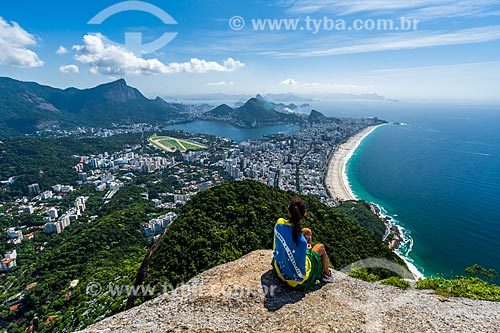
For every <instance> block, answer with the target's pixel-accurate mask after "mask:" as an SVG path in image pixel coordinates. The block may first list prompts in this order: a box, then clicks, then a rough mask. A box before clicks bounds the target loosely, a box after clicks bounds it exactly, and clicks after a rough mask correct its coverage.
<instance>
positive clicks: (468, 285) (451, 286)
mask: <svg viewBox="0 0 500 333" xmlns="http://www.w3.org/2000/svg"><path fill="white" fill-rule="evenodd" d="M417 289H433V290H435V291H436V292H437V293H438V294H440V295H443V296H447V297H450V296H453V297H466V298H472V299H482V300H487V301H500V286H497V285H494V284H491V283H488V282H486V281H483V280H481V279H479V278H474V277H465V276H462V277H457V278H455V279H449V280H448V279H445V278H442V277H438V278H431V279H424V280H420V281H418V282H417Z"/></svg>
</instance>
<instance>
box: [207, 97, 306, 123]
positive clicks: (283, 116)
mask: <svg viewBox="0 0 500 333" xmlns="http://www.w3.org/2000/svg"><path fill="white" fill-rule="evenodd" d="M259 96H260V95H257V98H251V99H249V100H248V101H247V102H246V103H245V104H243V105H242V106H240V107H238V108H232V107H230V106H228V105H227V104H222V105H219V106H218V107H216V108H215V109H213V110H210V111H208V112H206V113H205V114H204V115H203V117H204V118H205V119H209V120H220V121H226V122H229V123H231V124H232V125H234V126H237V127H259V126H262V125H269V124H282V123H287V124H291V123H300V122H302V121H303V119H302V117H300V116H299V115H297V114H295V113H284V112H278V111H276V110H275V108H274V107H275V106H276V104H274V103H270V102H266V101H265V100H264V99H263V98H262V96H260V98H258V97H259Z"/></svg>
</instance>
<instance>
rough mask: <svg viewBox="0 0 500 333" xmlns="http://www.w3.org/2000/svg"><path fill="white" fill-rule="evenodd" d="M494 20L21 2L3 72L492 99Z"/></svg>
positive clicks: (424, 9) (447, 10) (418, 8)
mask: <svg viewBox="0 0 500 333" xmlns="http://www.w3.org/2000/svg"><path fill="white" fill-rule="evenodd" d="M145 11H146V12H145ZM42 12H43V13H45V14H44V15H39V13H42ZM499 15H500V5H499V4H498V3H497V2H496V1H493V0H485V1H480V2H475V1H450V0H429V1H425V2H419V1H404V2H402V1H385V2H378V1H366V0H359V1H319V0H298V1H288V0H276V1H271V2H265V1H260V0H254V1H245V2H242V1H237V2H222V3H221V2H218V1H212V0H207V1H190V2H189V3H177V2H165V1H159V0H152V1H148V2H137V1H135V2H134V1H131V2H120V1H110V0H108V1H73V2H71V4H68V3H66V2H61V1H52V2H50V3H40V2H36V1H32V0H27V1H21V2H18V3H9V4H8V5H6V6H4V7H3V8H2V9H1V10H0V49H1V50H2V55H0V75H2V76H8V77H12V78H15V79H18V80H23V81H35V82H39V83H41V84H44V85H50V86H54V87H59V88H67V87H69V86H74V87H77V88H89V87H92V86H96V85H99V84H102V83H106V82H109V81H112V80H115V79H118V78H120V77H124V78H125V79H126V80H127V82H128V84H129V85H131V86H134V87H137V88H138V89H140V90H141V92H143V93H144V94H145V95H146V96H148V97H155V96H160V97H163V96H184V95H193V94H196V95H203V94H214V93H225V94H233V95H234V94H250V95H251V94H254V93H255V94H256V93H261V94H267V93H293V94H297V95H300V96H305V97H312V98H314V97H315V96H316V97H317V96H323V97H324V96H328V95H329V94H335V93H340V94H354V95H361V94H378V95H381V96H384V97H386V98H388V99H397V100H405V101H419V100H427V101H454V100H457V101H469V102H473V103H475V102H481V103H492V104H494V103H499V102H500V95H499V94H498V86H500V60H499V58H498V53H499V51H500V46H499V43H498V40H500V25H498V16H499ZM155 16H157V17H158V18H156V17H155ZM389 21H390V24H388V22H389ZM89 23H90V24H89ZM127 34H128V35H127ZM126 36H127V37H126Z"/></svg>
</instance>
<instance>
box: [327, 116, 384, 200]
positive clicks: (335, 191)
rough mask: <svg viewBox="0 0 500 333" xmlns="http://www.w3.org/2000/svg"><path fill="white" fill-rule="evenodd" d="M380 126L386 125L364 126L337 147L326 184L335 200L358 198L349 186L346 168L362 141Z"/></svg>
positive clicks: (329, 163) (329, 166)
mask: <svg viewBox="0 0 500 333" xmlns="http://www.w3.org/2000/svg"><path fill="white" fill-rule="evenodd" d="M380 126H384V124H382V125H376V126H369V127H367V128H364V129H363V130H361V131H359V132H358V133H356V134H355V135H354V136H352V137H350V138H349V139H348V140H347V141H346V142H345V143H343V144H341V145H340V146H339V147H338V148H336V149H335V152H334V153H333V155H332V157H331V158H330V162H328V168H327V172H326V177H325V185H326V187H327V189H328V191H329V192H330V195H331V196H332V198H333V199H334V200H336V201H338V200H341V201H347V200H358V198H357V197H356V196H355V195H354V193H353V192H352V190H351V187H350V186H349V180H348V179H347V170H346V169H347V162H348V161H349V160H350V159H351V157H352V155H353V154H354V152H355V151H356V149H357V148H358V147H359V145H360V144H361V142H362V141H363V140H364V139H365V138H366V137H367V136H368V135H370V134H371V133H372V132H373V131H374V130H376V129H377V128H379V127H380Z"/></svg>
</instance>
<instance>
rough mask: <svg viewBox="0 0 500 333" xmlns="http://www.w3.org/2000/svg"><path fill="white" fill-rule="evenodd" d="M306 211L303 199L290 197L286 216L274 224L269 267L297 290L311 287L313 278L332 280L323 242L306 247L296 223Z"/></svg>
mask: <svg viewBox="0 0 500 333" xmlns="http://www.w3.org/2000/svg"><path fill="white" fill-rule="evenodd" d="M306 214H307V210H306V204H305V201H304V200H302V199H292V200H291V201H290V206H289V207H288V218H289V220H285V219H283V218H280V219H278V222H277V223H276V226H275V227H274V245H273V250H274V258H273V262H272V266H273V270H274V271H275V272H276V274H277V275H278V277H279V278H280V279H282V280H283V281H285V282H286V283H287V284H288V285H289V286H291V287H293V288H295V289H298V290H307V289H310V288H312V287H313V286H314V285H315V284H316V281H317V280H323V281H324V282H333V277H332V272H331V270H330V269H329V268H328V256H327V254H326V250H325V247H324V246H323V244H316V245H315V246H314V247H312V249H309V248H308V241H307V240H306V238H305V237H304V235H303V234H302V232H301V227H300V222H301V220H302V218H304V217H305V216H306Z"/></svg>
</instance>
